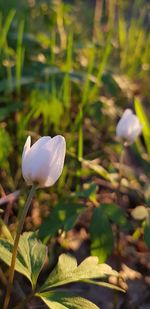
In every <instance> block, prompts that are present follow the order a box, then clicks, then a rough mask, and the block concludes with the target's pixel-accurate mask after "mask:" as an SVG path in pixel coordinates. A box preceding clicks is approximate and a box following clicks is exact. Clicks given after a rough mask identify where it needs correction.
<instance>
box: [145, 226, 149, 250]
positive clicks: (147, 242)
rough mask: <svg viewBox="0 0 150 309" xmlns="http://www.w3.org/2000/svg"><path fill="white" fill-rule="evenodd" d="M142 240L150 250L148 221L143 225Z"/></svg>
mask: <svg viewBox="0 0 150 309" xmlns="http://www.w3.org/2000/svg"><path fill="white" fill-rule="evenodd" d="M144 241H145V242H146V244H147V246H148V249H149V250H150V223H149V222H147V223H146V224H145V227H144Z"/></svg>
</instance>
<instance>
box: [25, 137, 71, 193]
mask: <svg viewBox="0 0 150 309" xmlns="http://www.w3.org/2000/svg"><path fill="white" fill-rule="evenodd" d="M65 154H66V142H65V139H64V137H63V136H61V135H57V136H55V137H53V138H51V137H50V136H44V137H41V138H40V139H39V140H38V141H37V142H36V143H35V144H33V145H32V146H31V137H30V136H28V138H27V140H26V143H25V145H24V149H23V154H22V175H23V178H24V179H25V181H26V183H27V185H33V184H36V185H37V186H38V187H40V188H42V187H50V186H52V185H53V184H54V183H55V182H56V181H57V179H58V178H59V177H60V175H61V173H62V170H63V166H64V159H65Z"/></svg>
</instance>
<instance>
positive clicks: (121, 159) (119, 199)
mask: <svg viewBox="0 0 150 309" xmlns="http://www.w3.org/2000/svg"><path fill="white" fill-rule="evenodd" d="M124 155H125V146H123V149H122V151H121V154H120V160H119V168H118V187H117V203H118V205H120V204H121V192H120V191H121V180H122V177H123V161H124ZM120 206H121V205H120ZM119 241H120V230H119V226H118V225H117V226H116V253H117V254H118V259H117V265H116V266H117V271H118V272H119V271H120V245H119ZM117 284H118V285H119V277H118V279H117ZM117 307H118V291H115V294H114V303H113V309H117Z"/></svg>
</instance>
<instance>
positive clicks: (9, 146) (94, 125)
mask: <svg viewBox="0 0 150 309" xmlns="http://www.w3.org/2000/svg"><path fill="white" fill-rule="evenodd" d="M149 10H150V5H149V1H145V0H138V1H136V0H134V1H132V4H131V2H130V1H128V0H126V1H124V0H119V1H118V2H116V1H109V2H107V1H104V0H103V1H98V0H97V1H81V0H74V1H61V0H51V1H46V0H42V1H36V0H28V1H17V0H16V1H8V0H7V5H6V3H5V2H4V1H0V121H1V122H0V147H1V152H0V164H1V174H0V176H1V185H2V187H3V188H6V190H10V191H12V190H15V189H16V186H21V185H22V184H23V180H22V177H21V170H20V162H21V153H22V148H23V145H24V142H25V139H26V137H27V135H31V137H32V139H33V140H36V139H37V138H38V137H39V136H42V135H50V136H54V135H56V134H62V135H64V136H65V138H66V141H67V158H66V165H65V168H64V172H63V175H62V177H61V178H60V180H59V182H58V184H57V186H55V188H51V189H50V190H51V191H50V192H51V194H52V196H53V194H54V192H55V194H56V196H55V194H54V196H55V198H54V199H53V198H52V200H51V201H47V195H46V194H45V195H44V198H45V203H46V204H48V215H47V216H46V215H45V214H43V213H42V214H43V218H45V216H46V217H47V219H46V221H45V223H44V224H43V225H41V227H40V229H39V235H40V236H41V238H43V239H44V240H45V241H46V239H50V237H52V238H53V237H57V233H58V232H59V229H64V230H65V231H68V230H69V229H71V227H72V226H74V225H75V223H76V220H77V215H78V214H79V213H80V212H82V211H83V208H84V207H85V208H86V206H87V209H90V210H91V208H92V207H93V208H94V207H95V206H96V207H97V208H94V210H93V212H92V214H93V216H92V221H91V222H92V223H91V227H90V231H91V242H92V244H91V251H92V253H93V254H95V252H96V254H97V253H98V255H99V257H100V260H105V259H106V258H107V256H108V255H109V254H110V253H111V250H112V249H113V243H114V239H115V235H114V231H113V229H112V225H114V224H116V225H117V226H119V228H120V229H122V228H124V227H123V224H122V222H126V217H128V216H129V213H124V214H122V212H121V213H120V209H119V208H116V207H119V206H117V205H116V204H115V205H116V206H114V203H106V204H107V205H109V207H107V210H108V209H109V212H108V213H107V212H106V209H105V207H100V206H98V205H99V203H102V204H105V201H104V203H103V201H101V199H100V197H99V195H100V192H99V191H100V187H101V186H102V187H103V184H107V186H108V187H110V191H111V190H112V186H113V185H114V187H113V189H114V191H115V192H116V185H117V172H118V166H117V163H116V162H117V161H118V159H119V156H120V151H121V146H120V145H119V144H118V143H117V142H116V139H115V125H116V122H117V120H118V118H119V117H120V115H121V112H122V109H124V108H126V107H130V108H134V106H135V110H136V112H137V114H138V116H139V118H140V120H141V123H142V124H143V137H144V139H143V138H142V139H140V140H138V141H137V143H136V145H135V146H134V147H132V151H133V161H134V160H135V158H136V162H137V165H139V164H140V166H141V169H142V176H141V177H139V175H138V174H137V173H136V172H137V171H135V170H136V168H135V169H134V171H132V170H131V168H130V167H129V173H128V175H127V173H126V175H125V178H126V184H125V185H124V190H125V189H126V188H127V189H128V190H129V192H130V190H131V191H132V184H133V183H134V185H135V184H136V185H135V187H134V188H133V189H135V190H137V191H138V192H139V191H140V192H143V191H144V190H145V186H146V181H147V179H146V180H145V179H144V176H143V174H146V175H147V177H148V175H149V173H150V165H149V154H150V149H149V148H150V146H149V145H150V142H149V122H148V120H147V114H148V115H149V113H150V109H149V94H150V91H149V76H150V53H149V50H150V34H149V27H150V20H149V13H148V12H149ZM146 108H147V112H145V111H146ZM4 171H5V173H4ZM127 172H128V171H127ZM14 173H15V175H14ZM10 178H11V181H10ZM143 179H144V180H143ZM99 180H101V181H102V185H101V183H100V185H99ZM93 183H94V185H95V187H94V188H95V189H94V191H93V193H92V195H90V194H89V195H87V196H86V195H84V194H85V190H89V188H91V184H93ZM107 186H106V187H107ZM97 187H98V189H97ZM104 187H105V185H104ZM97 191H98V192H97ZM72 192H75V194H76V197H75V201H74V199H73V201H72V196H71V200H69V202H68V200H67V198H68V196H69V195H70V194H72ZM83 192H84V193H83ZM80 193H82V194H81V195H80ZM141 194H142V193H141ZM91 196H92V197H91ZM42 198H43V195H42V193H41V192H39V204H40V203H41V204H42V202H41V201H42ZM59 198H63V199H60V201H59V202H58V199H59ZM64 199H66V200H67V202H66V203H67V205H66V203H64V202H62V201H64ZM84 199H85V201H84ZM97 201H98V204H97ZM143 201H145V200H144V198H143ZM51 203H52V205H51ZM84 203H85V205H86V206H85V205H84V207H83V204H84ZM54 205H56V206H55V207H56V208H55V207H54ZM110 205H113V206H110ZM69 207H70V209H69ZM112 209H113V211H114V210H115V211H116V212H115V215H114V213H113V212H112ZM43 212H44V211H43ZM51 214H52V215H53V218H54V221H53V218H52V219H51ZM60 214H61V215H62V216H59V215H60ZM116 218H118V220H121V221H115V220H116ZM43 220H44V219H43ZM52 221H53V224H54V229H53V226H52ZM147 224H148V223H147ZM48 225H51V227H50V229H48ZM34 228H35V226H33V229H34ZM147 229H148V228H147V225H146V228H145V231H146V230H147ZM106 230H107V231H106ZM106 232H107V235H106ZM104 235H105V237H103V236H104ZM146 235H147V233H146ZM106 236H107V237H106ZM106 238H107V239H106ZM146 239H147V237H146ZM102 251H103V252H102Z"/></svg>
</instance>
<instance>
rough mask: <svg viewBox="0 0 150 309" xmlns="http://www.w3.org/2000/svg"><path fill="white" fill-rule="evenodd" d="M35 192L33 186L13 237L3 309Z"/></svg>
mask: <svg viewBox="0 0 150 309" xmlns="http://www.w3.org/2000/svg"><path fill="white" fill-rule="evenodd" d="M35 190H36V186H35V185H33V186H32V188H31V190H30V193H29V196H28V198H27V201H26V204H25V206H24V209H23V212H22V215H21V218H20V220H19V223H18V227H17V232H16V237H15V241H14V247H13V251H12V258H11V265H10V268H9V278H8V286H7V291H6V296H5V301H4V306H3V309H7V308H8V305H9V300H10V295H11V291H12V286H13V279H14V272H15V262H16V257H17V250H18V244H19V239H20V235H21V232H22V229H23V225H24V221H25V217H26V215H27V212H28V209H29V207H30V204H31V201H32V198H33V196H34V193H35Z"/></svg>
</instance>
